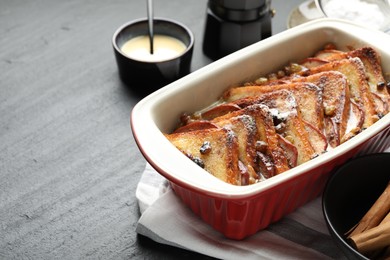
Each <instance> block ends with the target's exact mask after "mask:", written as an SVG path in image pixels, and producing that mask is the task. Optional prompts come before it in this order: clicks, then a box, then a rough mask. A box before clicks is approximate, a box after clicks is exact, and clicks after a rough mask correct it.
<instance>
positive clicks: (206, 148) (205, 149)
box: [199, 141, 211, 154]
mask: <svg viewBox="0 0 390 260" xmlns="http://www.w3.org/2000/svg"><path fill="white" fill-rule="evenodd" d="M199 152H200V153H201V154H209V153H210V152H211V144H210V142H209V141H205V142H204V143H203V144H202V146H201V147H200V150H199Z"/></svg>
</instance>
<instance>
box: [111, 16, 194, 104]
mask: <svg viewBox="0 0 390 260" xmlns="http://www.w3.org/2000/svg"><path fill="white" fill-rule="evenodd" d="M153 23H154V26H153V27H154V33H155V34H162V35H166V36H170V37H173V38H176V39H178V40H180V41H182V42H183V43H184V44H185V46H186V49H185V51H184V52H183V53H182V54H181V55H180V56H177V57H172V58H171V59H167V60H163V61H153V62H152V61H142V60H137V59H133V58H130V57H129V56H127V55H126V54H125V53H124V52H123V51H122V50H121V48H122V46H123V45H124V44H125V43H126V42H127V41H128V40H130V39H132V38H134V37H137V36H141V35H148V20H147V19H146V18H144V19H138V20H135V21H131V22H128V23H126V24H124V25H122V26H121V27H120V28H118V29H117V30H116V32H115V33H114V35H113V37H112V45H113V48H114V53H115V58H116V63H117V65H118V72H119V76H120V78H121V80H122V82H123V83H125V84H126V85H127V86H128V87H129V88H131V89H132V90H133V91H134V92H135V93H136V94H138V95H140V96H141V97H143V96H146V95H148V94H150V93H152V92H154V91H156V90H158V89H159V88H161V87H163V86H165V85H167V84H169V83H171V82H173V81H175V80H177V79H179V78H181V77H183V76H185V75H187V74H188V73H190V69H191V60H192V52H193V48H194V36H193V34H192V32H191V31H190V29H189V28H188V27H187V26H185V25H184V24H181V23H179V22H177V21H174V20H170V19H166V18H154V20H153Z"/></svg>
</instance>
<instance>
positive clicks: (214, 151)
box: [165, 128, 241, 185]
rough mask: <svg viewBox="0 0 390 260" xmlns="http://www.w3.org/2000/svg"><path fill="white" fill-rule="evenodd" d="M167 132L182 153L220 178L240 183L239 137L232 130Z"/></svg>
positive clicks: (228, 181) (167, 136)
mask: <svg viewBox="0 0 390 260" xmlns="http://www.w3.org/2000/svg"><path fill="white" fill-rule="evenodd" d="M165 136H166V138H168V140H169V141H170V142H171V143H172V144H173V145H174V146H176V148H178V149H179V150H180V151H181V152H182V153H183V154H185V155H186V156H187V157H188V158H190V159H191V160H192V161H193V162H195V163H196V164H198V165H199V166H200V167H202V168H203V169H205V170H206V171H207V172H209V173H211V174H212V175H214V176H215V177H217V178H218V179H220V180H222V181H224V182H227V183H230V184H234V185H240V184H241V174H240V171H239V168H238V141H237V137H236V136H235V135H234V133H233V132H232V131H231V130H228V129H225V128H208V129H204V130H195V131H189V132H180V133H172V134H167V135H165Z"/></svg>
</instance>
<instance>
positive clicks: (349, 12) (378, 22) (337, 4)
mask: <svg viewBox="0 0 390 260" xmlns="http://www.w3.org/2000/svg"><path fill="white" fill-rule="evenodd" d="M324 11H325V13H326V15H327V16H329V17H333V18H340V19H346V20H350V21H354V22H358V23H361V24H364V25H366V26H368V27H371V28H374V29H380V28H381V27H382V26H383V25H384V23H385V21H386V17H385V14H384V13H383V12H382V11H381V9H380V8H379V6H378V5H377V4H374V3H368V2H367V1H361V0H343V1H340V0H330V1H328V2H327V3H326V4H325V6H324Z"/></svg>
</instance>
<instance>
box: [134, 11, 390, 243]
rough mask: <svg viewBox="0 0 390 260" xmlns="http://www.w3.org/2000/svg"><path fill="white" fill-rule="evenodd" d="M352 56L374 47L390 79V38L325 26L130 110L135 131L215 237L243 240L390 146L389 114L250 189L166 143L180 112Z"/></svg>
mask: <svg viewBox="0 0 390 260" xmlns="http://www.w3.org/2000/svg"><path fill="white" fill-rule="evenodd" d="M329 42H332V43H335V44H336V46H337V48H339V49H341V50H347V49H348V48H351V47H352V48H358V47H361V46H372V47H374V48H375V49H376V50H377V51H378V52H379V53H380V55H381V57H382V67H383V70H384V72H387V73H389V72H390V48H389V46H390V35H387V34H384V33H382V32H379V31H373V30H370V29H367V28H363V27H360V26H357V25H355V24H353V23H350V22H346V21H341V20H335V19H330V18H324V19H320V20H316V21H313V22H309V23H307V24H304V25H301V26H298V27H295V28H292V29H290V30H287V31H285V32H283V33H280V34H277V35H275V36H272V37H270V38H268V39H265V40H263V41H261V42H258V43H256V44H254V45H251V46H249V47H246V48H244V49H242V50H240V51H238V52H235V53H233V54H231V55H229V56H227V57H225V58H222V59H220V60H218V61H216V62H214V63H212V64H210V65H208V66H206V67H204V68H202V69H199V70H197V71H195V72H193V73H191V74H190V75H188V76H186V77H184V78H182V79H180V80H178V81H175V82H173V83H171V84H170V85H167V86H165V87H164V88H162V89H160V90H158V91H156V92H154V93H152V94H151V95H149V96H147V97H145V98H144V99H143V100H141V101H140V102H139V103H138V104H137V105H136V106H135V107H134V108H133V110H132V114H131V127H132V131H133V135H134V138H135V140H136V143H137V145H138V147H139V149H140V151H141V152H142V154H143V155H144V157H145V158H146V160H147V161H148V162H149V163H150V164H151V165H152V166H153V167H154V168H155V169H156V170H157V172H159V173H160V174H161V175H162V176H164V177H165V178H167V179H168V180H169V181H170V183H171V186H172V188H173V189H174V191H175V193H176V194H177V195H178V196H179V197H180V198H181V199H182V201H183V202H184V203H185V204H186V205H188V207H190V208H191V209H192V211H193V212H194V213H195V214H197V215H199V217H200V218H202V219H203V220H204V221H205V222H207V223H208V224H209V225H210V226H212V227H213V228H214V229H216V230H218V231H220V232H221V233H223V234H224V235H225V236H226V237H228V238H231V239H243V238H245V237H247V236H249V235H251V234H254V233H256V232H257V231H259V230H261V229H264V228H266V227H267V226H268V225H269V224H271V223H273V222H276V221H278V220H279V219H281V218H282V217H283V216H285V215H286V214H288V213H290V212H292V211H294V210H295V209H296V208H298V207H300V206H302V205H304V204H305V203H307V202H308V201H310V200H312V199H313V198H315V197H317V196H319V195H321V193H322V192H323V189H324V186H325V183H326V181H327V179H328V178H329V176H330V174H331V172H332V170H333V169H334V168H335V167H337V166H339V165H341V164H343V163H344V162H346V161H347V160H348V159H350V158H352V157H355V156H359V155H363V154H369V153H376V152H382V151H384V150H385V149H386V148H388V147H389V146H390V114H387V115H386V116H384V117H383V118H381V119H380V120H379V121H377V122H376V123H375V124H374V125H372V126H370V127H369V128H368V129H366V130H365V131H363V132H361V133H360V134H358V135H357V136H355V137H354V138H352V139H350V140H349V141H347V142H345V143H343V144H341V145H340V146H338V147H336V148H335V149H333V150H331V151H329V152H327V153H325V154H322V155H320V156H318V157H317V158H314V159H312V160H310V161H308V162H306V163H304V164H301V165H299V166H297V167H295V168H293V169H291V170H288V171H286V172H284V173H282V174H279V175H277V176H274V177H272V178H269V179H267V180H265V181H263V182H259V183H256V184H253V185H248V186H235V185H231V184H227V183H225V182H223V181H220V180H219V179H217V178H215V177H214V176H212V175H211V174H209V173H208V172H206V171H205V170H203V169H202V168H200V167H199V166H198V165H196V164H195V163H193V162H192V161H191V160H189V159H188V158H187V157H186V156H185V155H183V154H182V153H181V152H180V151H179V150H178V149H176V148H175V147H174V146H173V145H172V144H171V143H170V142H169V141H168V140H167V139H166V137H165V136H164V133H170V132H171V131H173V130H174V128H175V127H177V125H178V122H179V117H180V115H181V114H182V113H183V112H187V113H191V112H195V111H198V110H200V109H202V108H205V107H207V106H209V105H210V104H212V103H213V102H216V101H217V100H218V99H219V97H220V96H221V94H222V93H223V91H224V90H226V89H227V88H228V87H230V86H234V85H237V84H239V83H242V82H245V81H249V80H253V79H255V78H257V77H259V76H261V75H265V74H267V73H270V72H273V71H276V70H277V69H279V68H282V67H283V66H284V65H286V64H288V62H290V61H299V60H302V59H303V58H305V57H309V56H311V55H313V54H314V53H315V52H316V51H318V50H320V49H321V48H323V47H324V45H325V44H327V43H329Z"/></svg>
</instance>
